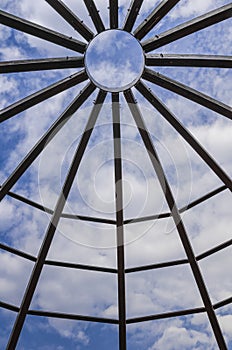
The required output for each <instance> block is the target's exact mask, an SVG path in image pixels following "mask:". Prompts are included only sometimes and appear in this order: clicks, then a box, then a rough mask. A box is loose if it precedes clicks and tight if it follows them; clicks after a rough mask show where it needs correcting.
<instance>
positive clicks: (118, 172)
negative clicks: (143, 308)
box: [112, 93, 126, 350]
mask: <svg viewBox="0 0 232 350" xmlns="http://www.w3.org/2000/svg"><path fill="white" fill-rule="evenodd" d="M112 113H113V134H114V169H115V200H116V225H117V265H118V266H117V267H118V310H119V349H120V350H126V297H125V262H124V228H123V189H122V157H121V130H120V107H119V94H118V93H112Z"/></svg>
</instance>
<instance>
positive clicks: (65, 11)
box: [45, 0, 93, 41]
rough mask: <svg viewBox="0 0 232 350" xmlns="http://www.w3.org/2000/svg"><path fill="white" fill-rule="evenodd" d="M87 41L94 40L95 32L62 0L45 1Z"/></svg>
mask: <svg viewBox="0 0 232 350" xmlns="http://www.w3.org/2000/svg"><path fill="white" fill-rule="evenodd" d="M45 1H47V3H49V5H50V6H52V7H53V8H54V10H56V11H57V12H58V13H59V14H60V15H61V16H62V17H63V18H64V19H65V20H66V21H67V22H68V23H69V24H70V25H71V26H72V27H73V28H74V29H75V30H76V31H77V32H78V33H79V34H81V35H82V36H83V38H85V39H86V40H87V41H90V40H92V39H93V32H92V31H91V30H90V29H89V28H88V27H87V26H86V25H85V24H84V23H83V21H82V20H80V18H78V17H77V15H76V14H74V13H73V12H72V11H71V10H70V9H69V8H68V6H66V5H65V4H64V3H63V1H61V0H45Z"/></svg>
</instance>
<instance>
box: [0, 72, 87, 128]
mask: <svg viewBox="0 0 232 350" xmlns="http://www.w3.org/2000/svg"><path fill="white" fill-rule="evenodd" d="M87 79H88V76H87V74H86V72H85V71H81V72H78V73H76V74H74V75H72V76H70V77H67V78H64V79H62V80H60V81H58V82H56V83H54V84H52V85H50V86H48V87H46V88H44V89H42V90H39V91H37V92H35V93H34V94H32V95H29V96H27V97H25V98H23V99H21V100H19V101H17V102H15V103H13V104H12V105H10V106H8V107H6V108H4V109H2V110H1V111H0V123H2V122H3V121H5V120H7V119H9V118H11V117H14V116H15V115H17V114H19V113H21V112H23V111H25V110H27V109H29V108H31V107H33V106H35V105H37V104H38V103H40V102H43V101H45V100H47V99H48V98H50V97H52V96H55V95H57V94H59V93H61V92H62V91H65V90H67V89H70V88H71V87H73V86H75V85H77V84H80V83H82V82H83V81H85V80H87Z"/></svg>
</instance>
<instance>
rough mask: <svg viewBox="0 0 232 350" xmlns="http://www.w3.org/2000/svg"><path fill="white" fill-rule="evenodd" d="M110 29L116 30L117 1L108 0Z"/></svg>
mask: <svg viewBox="0 0 232 350" xmlns="http://www.w3.org/2000/svg"><path fill="white" fill-rule="evenodd" d="M109 2H110V3H109V10H110V28H111V29H116V28H118V0H109Z"/></svg>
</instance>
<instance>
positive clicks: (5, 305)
mask: <svg viewBox="0 0 232 350" xmlns="http://www.w3.org/2000/svg"><path fill="white" fill-rule="evenodd" d="M0 307H2V308H4V309H6V310H9V311H13V312H19V308H18V307H17V306H14V305H11V304H8V303H4V302H3V301H0Z"/></svg>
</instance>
